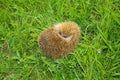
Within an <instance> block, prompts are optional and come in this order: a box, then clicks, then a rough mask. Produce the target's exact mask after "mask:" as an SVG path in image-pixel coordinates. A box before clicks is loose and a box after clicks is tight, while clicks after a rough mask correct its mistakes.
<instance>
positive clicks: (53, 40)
mask: <svg viewBox="0 0 120 80" xmlns="http://www.w3.org/2000/svg"><path fill="white" fill-rule="evenodd" d="M80 35H81V34H80V27H79V26H78V24H76V23H75V22H72V21H67V22H61V23H58V24H56V25H54V26H51V27H49V28H48V29H46V30H45V31H43V32H42V33H41V34H40V35H39V36H38V45H39V47H40V48H41V51H42V52H43V53H44V54H45V55H46V56H47V57H50V58H52V59H59V58H62V57H65V56H67V55H68V54H69V53H70V52H72V51H74V50H75V48H76V46H77V44H78V43H79V40H80Z"/></svg>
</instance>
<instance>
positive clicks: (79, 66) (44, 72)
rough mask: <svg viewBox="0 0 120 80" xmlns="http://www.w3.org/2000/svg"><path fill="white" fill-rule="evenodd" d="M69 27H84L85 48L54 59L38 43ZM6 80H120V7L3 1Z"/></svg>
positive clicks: (113, 2) (1, 57) (64, 0)
mask: <svg viewBox="0 0 120 80" xmlns="http://www.w3.org/2000/svg"><path fill="white" fill-rule="evenodd" d="M64 21H74V22H76V23H77V24H78V25H79V26H80V27H81V39H80V42H79V44H78V47H77V48H76V49H75V51H73V52H71V53H70V55H68V56H67V57H65V58H61V59H55V60H54V59H50V58H48V57H46V56H44V55H43V53H42V52H41V50H40V48H39V46H38V42H37V37H38V35H39V34H40V33H41V32H42V31H43V30H45V29H47V28H48V27H50V26H52V25H53V24H56V23H59V22H64ZM0 80H120V1H119V0H0Z"/></svg>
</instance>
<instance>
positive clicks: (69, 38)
mask: <svg viewBox="0 0 120 80" xmlns="http://www.w3.org/2000/svg"><path fill="white" fill-rule="evenodd" d="M72 37H73V36H69V37H67V38H64V39H65V40H66V41H67V42H69V41H71V39H72Z"/></svg>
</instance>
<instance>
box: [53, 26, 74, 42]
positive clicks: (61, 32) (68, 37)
mask: <svg viewBox="0 0 120 80" xmlns="http://www.w3.org/2000/svg"><path fill="white" fill-rule="evenodd" d="M62 27H63V25H62V24H57V25H55V26H54V29H55V31H56V32H57V34H58V35H59V36H60V37H61V38H63V39H65V40H66V41H70V40H71V38H72V35H70V32H66V30H65V31H64V29H62ZM66 27H67V26H66Z"/></svg>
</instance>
